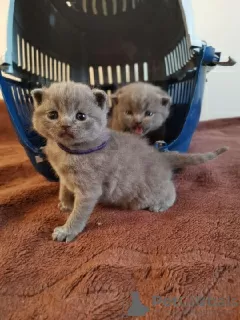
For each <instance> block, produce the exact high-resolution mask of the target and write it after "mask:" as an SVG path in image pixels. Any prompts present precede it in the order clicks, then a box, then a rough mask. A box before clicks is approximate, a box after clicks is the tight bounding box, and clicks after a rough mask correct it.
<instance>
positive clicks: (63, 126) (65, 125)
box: [61, 124, 71, 130]
mask: <svg viewBox="0 0 240 320" xmlns="http://www.w3.org/2000/svg"><path fill="white" fill-rule="evenodd" d="M70 127H71V126H70V125H68V124H63V125H61V128H62V129H64V130H66V129H68V128H70Z"/></svg>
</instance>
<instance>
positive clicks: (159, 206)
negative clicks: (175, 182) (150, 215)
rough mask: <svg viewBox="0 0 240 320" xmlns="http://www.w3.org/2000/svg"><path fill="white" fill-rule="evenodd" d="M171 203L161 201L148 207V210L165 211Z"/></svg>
mask: <svg viewBox="0 0 240 320" xmlns="http://www.w3.org/2000/svg"><path fill="white" fill-rule="evenodd" d="M171 206H172V203H161V204H157V205H154V206H151V207H149V211H152V212H164V211H167V209H169V208H171Z"/></svg>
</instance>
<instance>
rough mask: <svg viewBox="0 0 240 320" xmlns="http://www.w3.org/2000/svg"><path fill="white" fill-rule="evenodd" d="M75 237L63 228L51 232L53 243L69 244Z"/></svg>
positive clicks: (74, 234)
mask: <svg viewBox="0 0 240 320" xmlns="http://www.w3.org/2000/svg"><path fill="white" fill-rule="evenodd" d="M76 236H77V234H76V233H74V232H70V231H69V230H68V229H67V228H66V227H65V226H61V227H57V228H55V229H54V230H53V234H52V239H53V240H54V241H61V242H71V241H73V240H74V238H75V237H76Z"/></svg>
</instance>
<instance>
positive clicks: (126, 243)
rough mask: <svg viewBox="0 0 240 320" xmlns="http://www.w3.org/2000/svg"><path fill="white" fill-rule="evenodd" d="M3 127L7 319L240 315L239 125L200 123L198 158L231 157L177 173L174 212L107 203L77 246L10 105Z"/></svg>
mask: <svg viewBox="0 0 240 320" xmlns="http://www.w3.org/2000/svg"><path fill="white" fill-rule="evenodd" d="M0 123H1V126H0V140H1V141H0V320H10V319H11V320H28V319H34V320H35V319H36V320H47V319H49V320H55V319H56V320H68V319H69V320H81V319H84V320H85V319H91V320H100V319H101V320H105V319H106V320H108V319H113V320H115V319H123V318H126V319H128V318H129V319H154V320H155V319H156V320H158V319H160V320H164V319H171V320H172V319H173V320H180V319H189V320H190V319H191V320H193V319H211V320H213V319H218V320H230V319H231V320H237V319H239V314H240V212H239V211H240V192H239V190H240V152H239V151H240V119H226V120H218V121H210V122H205V123H202V124H200V126H199V129H198V130H197V132H196V134H195V136H194V139H193V143H192V146H191V150H190V151H191V152H194V151H195V152H205V151H211V150H213V149H215V148H218V147H221V146H223V145H227V146H229V147H230V151H228V152H227V153H225V154H224V155H222V156H220V157H219V158H218V159H216V160H214V161H211V162H209V163H207V164H204V165H199V166H196V167H191V168H190V167H189V168H187V169H186V170H184V171H183V172H181V173H179V174H177V175H176V177H175V180H176V186H177V194H178V196H177V202H176V204H175V205H174V206H173V207H172V208H171V209H169V210H168V211H167V212H165V213H160V214H154V213H150V212H148V211H139V212H131V211H120V210H116V209H111V208H103V207H101V206H98V207H96V209H95V210H94V213H93V214H92V216H91V218H90V221H89V223H88V225H87V228H86V230H85V231H84V232H83V233H82V234H81V235H80V236H79V237H78V238H77V239H76V241H74V242H72V243H70V244H66V243H58V242H54V241H52V239H51V233H52V230H53V228H54V227H56V226H58V225H61V224H62V223H64V221H65V216H64V215H63V214H62V213H60V212H59V210H58V208H57V203H58V195H57V193H58V184H57V183H50V182H48V181H46V180H45V179H44V178H43V177H42V176H40V175H39V174H37V173H36V172H35V170H34V168H33V167H32V165H31V164H30V162H29V160H28V158H27V156H26V155H25V152H24V150H23V148H22V146H21V145H20V144H19V142H18V141H17V139H16V136H15V134H14V131H13V129H12V126H11V124H10V121H9V118H8V115H7V112H6V109H5V106H4V104H3V103H1V105H0ZM131 317H132V318H131Z"/></svg>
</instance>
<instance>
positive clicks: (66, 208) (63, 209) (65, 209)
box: [58, 201, 72, 212]
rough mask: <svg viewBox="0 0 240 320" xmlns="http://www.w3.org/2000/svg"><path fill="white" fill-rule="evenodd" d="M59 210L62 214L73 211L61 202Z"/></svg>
mask: <svg viewBox="0 0 240 320" xmlns="http://www.w3.org/2000/svg"><path fill="white" fill-rule="evenodd" d="M58 209H59V210H60V211H62V212H66V211H72V206H69V205H67V204H66V203H64V202H63V201H60V202H59V204H58Z"/></svg>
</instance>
